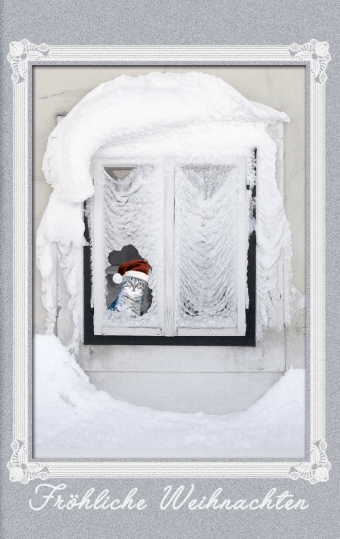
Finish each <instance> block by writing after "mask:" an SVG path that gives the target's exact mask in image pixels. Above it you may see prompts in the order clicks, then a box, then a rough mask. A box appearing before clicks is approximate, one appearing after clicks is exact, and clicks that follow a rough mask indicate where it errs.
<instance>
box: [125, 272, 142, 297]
mask: <svg viewBox="0 0 340 539" xmlns="http://www.w3.org/2000/svg"><path fill="white" fill-rule="evenodd" d="M122 288H123V289H124V292H125V293H126V294H128V295H129V297H130V298H131V299H134V300H138V299H140V298H141V297H142V296H143V293H144V288H145V281H143V280H142V279H137V278H136V277H124V278H123V283H122Z"/></svg>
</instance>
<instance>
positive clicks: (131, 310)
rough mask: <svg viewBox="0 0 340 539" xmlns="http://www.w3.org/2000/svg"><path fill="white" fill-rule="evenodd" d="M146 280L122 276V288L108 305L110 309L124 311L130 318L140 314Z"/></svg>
mask: <svg viewBox="0 0 340 539" xmlns="http://www.w3.org/2000/svg"><path fill="white" fill-rule="evenodd" d="M146 286H147V283H146V281H144V280H142V279H137V278H136V277H124V278H123V282H122V288H121V290H120V292H119V294H118V296H117V298H116V299H115V300H114V301H113V302H112V303H111V305H110V306H109V307H108V309H109V310H110V311H118V312H121V313H124V314H125V315H127V316H130V317H131V318H136V317H137V316H140V315H141V312H140V311H141V303H142V299H143V296H144V291H145V287H146Z"/></svg>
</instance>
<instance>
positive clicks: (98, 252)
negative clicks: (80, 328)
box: [91, 148, 248, 337]
mask: <svg viewBox="0 0 340 539" xmlns="http://www.w3.org/2000/svg"><path fill="white" fill-rule="evenodd" d="M231 163H232V164H233V165H234V166H235V165H236V167H237V171H238V175H239V187H238V205H237V250H238V254H237V265H238V267H237V288H238V290H237V297H238V300H237V327H236V328H235V327H231V328H191V327H190V328H185V327H179V328H177V327H176V325H175V324H176V321H175V299H176V298H175V290H176V283H175V279H176V277H175V263H176V261H175V253H174V241H175V167H176V161H175V159H173V158H165V159H163V160H161V161H155V160H153V161H151V160H148V161H145V162H143V160H141V159H138V160H124V159H117V158H113V157H110V153H109V148H105V149H101V150H99V151H98V152H97V153H96V154H95V155H94V156H93V159H92V166H91V169H92V174H93V180H94V188H95V194H94V196H93V197H92V199H91V213H92V219H91V221H92V242H91V243H92V250H93V251H92V269H93V282H92V298H93V307H94V318H93V320H94V335H102V336H104V335H112V336H115V335H116V336H118V335H122V336H123V335H124V336H141V335H147V336H163V337H175V336H201V337H202V336H225V337H228V336H244V335H245V333H246V293H247V281H246V279H247V245H248V226H247V220H248V210H247V204H246V190H247V184H246V158H245V157H237V158H233V159H232V161H231ZM145 164H147V165H151V166H157V167H160V170H163V184H164V312H163V316H162V319H163V324H162V327H159V328H154V327H126V326H125V327H124V326H108V325H104V323H103V318H104V316H103V315H104V309H105V305H104V302H103V298H104V297H105V290H104V288H103V287H104V280H103V278H102V276H103V274H104V273H105V269H106V268H105V267H104V256H103V250H104V226H105V224H104V168H110V167H113V168H124V169H128V168H134V167H137V166H141V165H145ZM201 164H202V163H200V162H199V160H197V161H196V160H195V162H194V163H193V162H190V163H185V164H184V163H182V162H181V163H180V165H181V166H200V165H201ZM204 164H205V165H207V164H210V165H211V166H215V165H221V164H222V165H225V164H226V160H224V161H223V162H216V160H213V161H212V162H209V163H204ZM227 164H229V160H228V163H227Z"/></svg>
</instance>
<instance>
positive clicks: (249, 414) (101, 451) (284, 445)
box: [34, 335, 305, 458]
mask: <svg viewBox="0 0 340 539" xmlns="http://www.w3.org/2000/svg"><path fill="white" fill-rule="evenodd" d="M34 388H35V390H34V456H35V457H36V458H43V457H51V458H58V457H64V458H65V457H69V458H72V457H79V458H80V457H97V458H104V457H106V458H108V457H119V458H124V457H137V458H138V457H159V458H162V457H171V456H173V457H206V458H209V457H222V458H223V457H228V458H242V457H243V458H279V457H280V458H283V457H287V458H303V457H304V451H305V435H304V432H305V428H304V422H305V377H304V370H303V369H295V370H293V369H291V370H289V371H288V372H287V373H286V374H285V375H284V376H283V377H282V378H281V379H280V380H279V382H278V383H276V384H275V385H274V386H273V387H272V388H270V390H269V391H267V393H266V394H265V395H264V396H263V397H262V398H261V399H260V400H259V401H257V402H256V403H255V404H253V405H252V406H250V408H249V409H248V410H246V411H244V412H238V413H234V414H228V415H224V416H218V415H205V414H203V413H197V414H184V413H177V412H176V413H175V412H161V411H157V410H152V409H150V408H142V407H138V406H135V405H132V404H129V403H127V402H122V401H119V400H116V399H114V398H112V397H111V396H110V395H109V394H108V393H106V392H104V391H98V390H97V389H96V387H95V386H94V385H93V384H90V382H89V381H88V377H87V376H86V375H85V373H84V372H83V371H82V369H81V368H80V366H79V365H78V364H77V362H76V360H75V359H74V357H73V356H71V355H70V354H69V352H68V351H67V350H66V349H65V348H64V347H63V346H62V344H61V343H60V341H59V340H58V338H57V337H55V336H54V335H36V336H35V341H34Z"/></svg>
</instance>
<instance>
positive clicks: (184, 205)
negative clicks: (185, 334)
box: [175, 166, 245, 334]
mask: <svg viewBox="0 0 340 539" xmlns="http://www.w3.org/2000/svg"><path fill="white" fill-rule="evenodd" d="M239 177H240V174H239V172H238V171H237V168H236V167H232V166H184V167H181V168H177V170H176V195H175V200H176V221H175V222H176V226H175V230H176V233H175V245H176V291H177V294H176V296H177V298H176V325H177V327H178V328H181V327H182V328H202V329H203V328H236V327H237V320H238V318H237V303H238V276H237V270H238V265H237V254H238V189H239V183H240V182H239ZM244 188H245V186H244ZM244 286H245V283H244ZM202 334H204V331H202Z"/></svg>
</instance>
